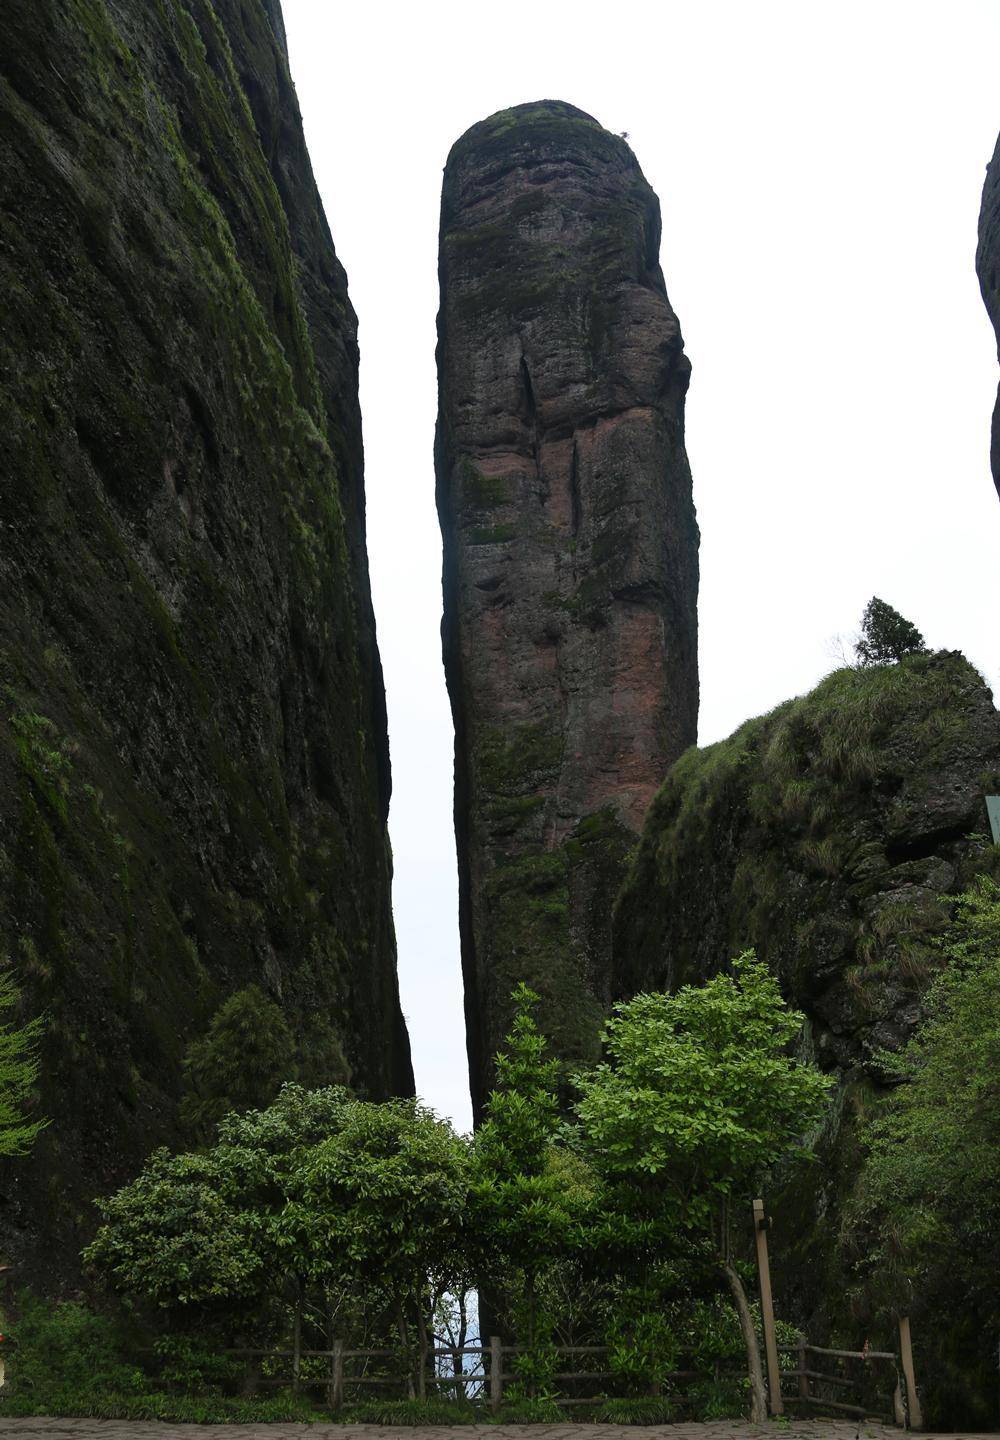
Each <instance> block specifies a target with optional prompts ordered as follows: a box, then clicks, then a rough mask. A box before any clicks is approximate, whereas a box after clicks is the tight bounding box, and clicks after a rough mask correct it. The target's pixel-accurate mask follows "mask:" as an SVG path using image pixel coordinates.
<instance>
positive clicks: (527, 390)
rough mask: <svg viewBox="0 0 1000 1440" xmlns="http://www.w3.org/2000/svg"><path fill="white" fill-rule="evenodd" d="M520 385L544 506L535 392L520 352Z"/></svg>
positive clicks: (539, 495)
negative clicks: (522, 388)
mask: <svg viewBox="0 0 1000 1440" xmlns="http://www.w3.org/2000/svg"><path fill="white" fill-rule="evenodd" d="M521 383H522V384H523V386H524V411H525V415H526V416H527V421H528V439H529V443H530V446H531V458H532V460H533V461H534V464H535V479H536V480H537V482H538V502H539V504H540V505H544V504H545V489H544V486H543V484H542V462H541V457H540V455H539V449H538V410H537V408H536V406H535V392H534V390H533V389H532V386H531V371H530V370H529V369H528V357H527V356H526V355H525V353H524V351H523V350H522V351H521Z"/></svg>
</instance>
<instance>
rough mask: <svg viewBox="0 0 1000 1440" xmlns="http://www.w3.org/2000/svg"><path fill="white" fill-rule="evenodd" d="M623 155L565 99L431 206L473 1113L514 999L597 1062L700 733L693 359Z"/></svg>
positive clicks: (473, 138)
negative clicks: (620, 942)
mask: <svg viewBox="0 0 1000 1440" xmlns="http://www.w3.org/2000/svg"><path fill="white" fill-rule="evenodd" d="M659 248H660V212H659V205H658V202H657V199H656V196H655V195H654V194H653V192H652V190H651V189H650V187H649V185H648V184H647V183H646V180H645V179H644V177H643V174H642V172H641V170H640V169H639V166H638V164H637V163H636V159H635V156H634V155H633V154H632V152H631V150H630V149H629V147H628V145H627V144H626V143H625V141H624V139H621V138H619V137H618V136H617V135H612V134H609V133H608V131H606V130H604V129H602V127H601V126H600V125H599V124H598V123H597V122H596V121H595V120H593V119H592V118H591V117H590V116H588V115H585V114H584V113H583V112H582V111H580V110H577V109H574V107H573V106H571V105H565V104H562V103H560V102H556V101H545V102H542V103H539V104H534V105H521V106H517V107H516V108H515V109H513V110H508V111H503V112H501V113H500V114H498V115H494V116H492V117H491V118H490V119H488V120H485V121H483V122H482V123H480V124H478V125H475V126H473V127H472V129H471V130H469V131H468V132H467V133H466V134H465V135H464V136H463V137H462V138H461V139H460V140H459V141H458V142H457V144H456V145H455V146H454V148H453V150H452V152H451V154H450V156H449V158H448V164H447V167H446V169H445V176H444V188H443V195H442V205H441V249H440V278H441V310H440V314H439V318H438V336H439V344H438V367H439V382H440V405H439V412H438V429H437V446H436V465H437V486H438V510H439V513H440V517H441V527H442V532H443V537H444V609H445V613H444V626H443V634H444V653H445V668H446V672H447V678H448V687H449V691H450V695H451V703H452V710H453V714H454V718H455V727H456V787H455V788H456V795H455V813H456V829H457V835H458V848H459V872H460V907H461V927H462V955H463V966H464V973H465V986H466V1009H467V1021H468V1026H467V1029H468V1044H469V1058H470V1070H471V1076H472V1090H473V1103H474V1107H475V1108H476V1109H477V1111H478V1109H479V1107H480V1106H481V1103H482V1100H483V1098H484V1095H485V1091H486V1089H487V1087H488V1085H489V1079H490V1074H491V1057H492V1056H493V1054H494V1052H495V1051H496V1049H497V1048H498V1045H499V1043H500V1041H501V1039H502V1037H503V1034H504V1032H505V1029H506V1023H507V1019H508V1015H509V996H510V991H511V989H512V987H513V985H514V984H515V983H516V982H517V981H519V980H522V979H523V980H527V981H528V982H529V983H530V984H531V985H532V986H533V987H534V988H535V989H536V990H538V991H539V992H540V993H541V995H542V997H543V1001H544V1007H543V1016H542V1023H543V1024H544V1025H545V1027H546V1028H547V1029H548V1030H549V1032H550V1033H551V1034H552V1035H553V1036H554V1039H555V1043H556V1046H557V1048H558V1050H559V1051H560V1052H561V1053H562V1054H563V1055H566V1056H570V1057H574V1056H576V1057H580V1056H585V1055H589V1054H592V1053H593V1051H594V1048H595V1046H596V1036H597V1032H598V1028H599V1024H600V1019H601V1016H602V1014H603V1008H604V1005H605V1003H606V1001H607V998H608V995H609V961H610V925H609V918H610V909H611V902H612V899H613V896H614V894H615V892H616V890H617V888H618V885H619V883H620V880H621V877H622V874H623V871H624V867H625V863H626V857H627V855H628V853H629V851H630V848H631V846H632V844H633V843H634V840H635V836H636V834H637V832H638V830H639V827H640V826H641V824H642V819H643V816H644V815H645V812H646V808H647V805H648V803H649V801H650V799H651V798H652V795H653V793H654V791H655V789H656V787H657V785H658V784H659V782H660V780H661V778H662V776H663V773H664V771H665V769H666V767H667V766H668V765H669V764H670V762H671V761H672V760H673V759H675V758H676V757H677V756H678V755H679V754H680V753H681V751H682V750H683V749H684V748H685V747H686V746H687V745H689V744H690V743H691V742H692V741H693V739H694V736H695V724H696V715H697V703H698V683H697V668H696V663H697V662H696V618H695V602H696V596H697V584H698V532H697V527H696V525H695V519H694V509H693V505H692V500H691V476H690V471H689V469H688V463H687V458H686V455H685V450H684V396H685V392H686V389H687V383H688V375H689V369H690V367H689V364H688V361H687V359H686V357H685V355H684V351H683V344H682V340H681V334H680V329H679V326H678V323H677V319H676V316H675V315H674V313H673V311H672V309H671V307H670V304H669V301H668V299H667V295H666V290H665V288H664V283H663V276H662V273H661V271H660V266H659Z"/></svg>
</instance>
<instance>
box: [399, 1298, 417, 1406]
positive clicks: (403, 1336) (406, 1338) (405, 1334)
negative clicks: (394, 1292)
mask: <svg viewBox="0 0 1000 1440" xmlns="http://www.w3.org/2000/svg"><path fill="white" fill-rule="evenodd" d="M396 1330H397V1331H398V1333H399V1343H400V1344H401V1345H402V1347H403V1355H404V1358H405V1361H406V1395H407V1399H409V1400H415V1399H416V1393H415V1391H414V1389H413V1369H412V1367H411V1364H410V1335H409V1331H408V1330H407V1328H406V1316H405V1315H404V1314H403V1307H402V1305H401V1304H399V1303H397V1305H396Z"/></svg>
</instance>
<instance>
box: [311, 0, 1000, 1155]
mask: <svg viewBox="0 0 1000 1440" xmlns="http://www.w3.org/2000/svg"><path fill="white" fill-rule="evenodd" d="M284 8H285V15H286V21H287V27H288V37H289V45H290V50H291V65H292V74H293V77H294V79H295V82H296V85H297V89H298V95H299V100H300V103H301V106H302V110H303V114H304V117H305V125H306V136H307V139H308V142H309V147H310V152H311V155H312V160H313V165H314V168H315V171H316V176H317V179H318V182H319V186H320V189H321V191H322V194H323V199H324V202H325V204H326V210H327V214H328V216H329V219H330V224H331V227H332V229H333V235H334V240H335V242H336V245H337V250H338V253H339V255H340V258H341V259H342V261H343V262H344V264H345V266H346V267H347V272H348V276H349V280H350V289H351V296H352V299H353V302H354V306H355V308H356V309H357V311H358V315H359V318H360V326H361V328H360V337H361V359H362V369H361V403H362V409H363V412H364V426H365V447H366V456H367V490H368V517H369V531H368V544H369V553H370V558H371V572H372V584H373V589H374V595H375V609H376V614H377V617H378V626H379V643H380V646H381V651H382V659H383V664H384V666H385V674H386V682H387V688H388V698H389V729H390V743H391V747H392V763H393V777H394V796H393V805H392V813H391V816H390V825H391V831H392V841H393V849H394V854H395V865H396V881H395V896H394V908H395V916H396V931H397V936H398V941H399V962H400V983H401V988H402V994H403V1008H404V1011H405V1013H406V1016H407V1020H408V1023H409V1027H410V1035H411V1039H412V1042H413V1052H414V1063H415V1068H416V1076H417V1086H418V1089H419V1091H420V1093H421V1094H422V1095H423V1096H424V1098H425V1099H427V1100H428V1101H429V1102H430V1103H431V1104H433V1105H434V1106H435V1107H436V1108H437V1109H439V1110H440V1111H442V1112H444V1113H447V1114H450V1115H452V1116H453V1117H454V1118H455V1119H456V1120H457V1121H458V1122H459V1123H460V1124H461V1125H462V1126H466V1125H468V1123H469V1101H468V1088H467V1075H466V1062H465V1044H464V1033H463V1018H462V986H461V973H460V965H459V948H458V926H457V890H456V874H455V847H454V838H453V834H452V810H451V807H452V732H451V719H450V714H449V710H448V703H447V696H446V693H445V687H444V676H443V673H442V669H441V658H440V642H439V634H438V626H439V622H440V612H441V583H440V572H441V544H440V535H439V532H438V526H437V517H436V514H435V509H434V467H433V435H434V420H435V412H436V376H435V368H434V344H435V314H436V311H437V302H438V295H437V223H438V206H439V201H440V182H441V170H442V167H443V165H444V161H445V158H446V156H447V153H448V150H449V148H450V146H451V144H452V143H453V142H454V141H455V140H456V139H457V138H458V136H459V135H461V134H462V132H463V131H464V130H466V129H467V128H468V127H469V126H470V125H472V124H473V123H475V121H477V120H480V119H482V118H483V117H484V116H486V115H489V114H491V113H493V112H494V111H495V110H500V109H503V108H505V107H507V106H509V105H515V104H519V103H520V102H522V101H528V100H538V99H543V98H549V99H561V100H567V101H570V102H571V103H573V104H574V105H578V106H580V107H581V108H583V109H584V110H587V111H589V112H590V113H591V114H592V115H594V116H596V117H597V119H598V120H600V121H601V123H602V124H603V125H605V126H607V127H608V129H611V130H616V131H622V130H627V131H628V133H629V138H630V142H631V144H632V146H633V148H634V150H635V152H636V155H637V156H638V158H639V163H640V164H641V166H642V168H643V170H644V171H645V174H646V176H647V178H648V180H649V181H650V183H651V184H652V186H653V188H654V189H655V190H656V192H657V194H658V195H659V197H660V203H661V206H662V209H663V251H662V256H661V259H662V264H663V270H664V274H665V276H666V280H667V288H668V291H669V294H670V297H671V301H672V303H673V305H674V308H675V309H676V311H677V313H678V315H679V317H680V320H681V325H682V327H683V331H684V336H685V340H686V345H687V350H688V354H689V355H690V357H691V361H692V365H693V367H694V368H693V377H692V383H691V390H690V394H689V399H688V412H687V414H688V428H687V434H688V453H689V455H690V459H691V466H692V469H693V472H694V482H695V499H696V503H697V506H698V519H699V523H700V525H701V534H702V548H701V566H702V580H701V601H700V627H701V645H700V648H701V695H702V708H701V742H702V743H703V744H704V743H707V742H710V741H712V740H716V739H719V738H720V737H721V736H723V735H727V734H728V733H729V732H730V731H731V730H733V729H734V728H735V727H736V726H737V725H738V724H739V723H740V722H741V721H742V720H744V719H746V718H747V717H748V716H750V715H755V714H759V713H760V712H761V711H764V710H767V709H770V708H771V707H772V706H773V705H775V704H777V703H778V702H779V701H781V700H784V699H786V698H787V697H788V696H790V695H794V694H797V693H800V692H801V691H803V690H806V689H808V688H809V687H810V686H812V685H813V684H814V683H815V681H816V680H817V679H818V678H819V677H820V676H821V675H823V674H824V673H825V672H826V671H827V670H829V669H830V668H831V666H832V664H833V661H832V659H831V653H830V642H831V638H832V637H834V636H835V635H838V634H841V635H847V636H849V635H851V634H852V633H853V632H854V631H855V630H856V628H857V623H858V619H859V617H860V614H861V611H862V609H863V608H864V605H865V603H866V602H867V600H868V599H869V598H870V596H871V595H872V594H873V593H877V594H879V595H881V596H882V597H883V598H884V599H886V600H888V601H889V602H890V603H891V604H893V605H895V606H896V607H897V608H898V609H900V610H902V611H903V613H904V614H905V615H907V616H908V617H909V618H910V619H912V620H914V621H915V622H916V623H917V625H919V626H920V628H921V629H922V630H923V631H924V633H925V635H926V637H927V639H928V641H929V643H931V644H932V645H934V646H947V647H951V648H957V649H961V650H964V651H965V653H966V654H967V655H968V656H969V658H970V659H971V660H973V662H974V663H975V664H976V665H978V666H979V668H980V669H981V670H982V671H983V672H984V674H985V675H986V676H987V678H988V679H989V681H990V683H991V684H992V685H994V687H996V686H997V685H998V683H1000V637H998V632H997V617H998V615H1000V605H998V589H1000V585H998V573H997V560H998V558H1000V503H998V500H997V496H996V493H995V491H994V489H993V485H992V481H991V478H990V474H989V428H990V412H991V409H992V405H993V399H994V395H995V392H996V383H997V364H996V348H995V344H994V340H993V334H992V331H991V329H990V326H989V323H988V321H987V318H986V313H985V310H984V309H983V306H982V302H981V299H980V296H979V291H978V286H977V282H976V276H975V269H974V256H975V248H976V220H977V216H978V211H979V199H980V192H981V189H982V182H983V174H984V170H985V166H986V163H987V161H988V160H989V158H990V156H991V154H992V151H993V146H994V143H995V141H996V136H997V131H998V129H1000V84H998V83H997V80H996V57H997V55H998V54H1000V6H998V5H997V4H996V0H950V3H948V4H945V3H943V0H930V3H928V0H863V3H861V0H840V3H837V4H826V3H818V0H817V3H813V0H787V3H785V0H770V3H769V0H756V3H754V4H746V3H743V0H659V3H655V4H651V3H643V0H637V3H632V4H630V5H628V6H616V5H609V4H607V3H603V4H599V5H598V4H591V3H586V0H583V3H581V0H575V3H572V4H569V3H556V0H533V3H530V4H528V3H524V0H504V3H503V4H502V5H501V4H475V3H469V0H466V3H463V4H458V3H451V0H447V3H441V0H426V3H424V4H422V5H410V4H399V5H395V4H392V5H391V4H386V3H378V0H374V3H371V0H370V3H368V4H362V3H354V4H349V3H337V4H334V3H332V0H284Z"/></svg>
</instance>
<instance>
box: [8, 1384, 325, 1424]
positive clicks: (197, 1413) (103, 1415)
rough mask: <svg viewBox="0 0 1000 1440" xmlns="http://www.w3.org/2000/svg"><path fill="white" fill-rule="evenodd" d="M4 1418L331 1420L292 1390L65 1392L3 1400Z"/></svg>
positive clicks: (242, 1421)
mask: <svg viewBox="0 0 1000 1440" xmlns="http://www.w3.org/2000/svg"><path fill="white" fill-rule="evenodd" d="M4 1415H10V1416H15V1415H55V1416H66V1417H73V1418H76V1417H90V1418H93V1419H95V1420H160V1421H165V1422H168V1423H169V1422H173V1423H174V1424H180V1425H268V1424H277V1423H279V1422H281V1421H298V1422H304V1423H312V1422H314V1421H317V1420H323V1419H325V1418H327V1417H326V1416H324V1415H323V1414H322V1413H321V1412H319V1411H317V1410H316V1409H315V1408H314V1407H313V1406H312V1405H311V1404H310V1402H309V1401H308V1400H307V1399H305V1398H304V1397H302V1396H300V1395H299V1396H297V1395H293V1394H292V1393H291V1391H288V1392H286V1393H284V1394H279V1395H276V1396H274V1397H272V1398H268V1399H264V1400H258V1399H243V1398H237V1397H234V1396H224V1395H210V1396H191V1395H167V1394H163V1393H161V1392H160V1391H158V1390H149V1391H142V1392H141V1393H136V1394H128V1393H125V1394H116V1393H114V1392H107V1391H91V1390H89V1389H80V1390H60V1391H53V1392H46V1393H45V1394H43V1395H40V1396H39V1397H38V1398H35V1397H34V1396H22V1395H11V1396H9V1397H5V1398H3V1399H0V1417H2V1416H4Z"/></svg>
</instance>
